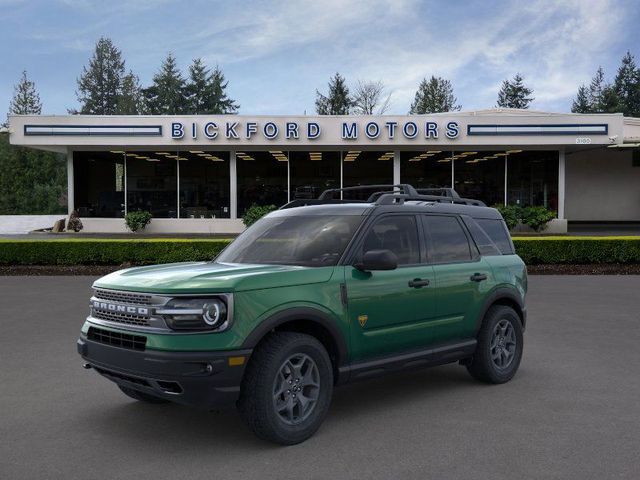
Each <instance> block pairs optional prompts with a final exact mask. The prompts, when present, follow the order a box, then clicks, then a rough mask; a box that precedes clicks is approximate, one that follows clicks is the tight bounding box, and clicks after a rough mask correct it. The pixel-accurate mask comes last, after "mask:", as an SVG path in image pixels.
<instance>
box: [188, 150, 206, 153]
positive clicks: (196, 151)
mask: <svg viewBox="0 0 640 480" xmlns="http://www.w3.org/2000/svg"><path fill="white" fill-rule="evenodd" d="M189 153H204V152H203V151H202V150H189Z"/></svg>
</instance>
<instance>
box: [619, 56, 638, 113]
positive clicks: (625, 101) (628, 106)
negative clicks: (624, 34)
mask: <svg viewBox="0 0 640 480" xmlns="http://www.w3.org/2000/svg"><path fill="white" fill-rule="evenodd" d="M613 88H614V90H615V92H616V96H617V98H618V100H619V103H620V106H621V110H622V112H623V113H624V114H625V115H627V116H630V117H637V116H640V69H638V67H637V66H636V62H635V59H634V58H633V55H631V52H627V54H626V55H625V56H624V57H623V58H622V63H621V64H620V67H619V68H618V74H617V75H616V78H615V80H614V81H613Z"/></svg>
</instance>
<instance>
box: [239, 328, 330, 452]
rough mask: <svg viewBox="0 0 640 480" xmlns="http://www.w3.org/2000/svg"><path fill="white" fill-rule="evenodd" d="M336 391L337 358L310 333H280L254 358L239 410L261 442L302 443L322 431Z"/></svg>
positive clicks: (261, 346)
mask: <svg viewBox="0 0 640 480" xmlns="http://www.w3.org/2000/svg"><path fill="white" fill-rule="evenodd" d="M332 393H333V369H332V365H331V360H330V359H329V355H328V354H327V351H326V350H325V348H324V347H323V346H322V344H321V343H320V342H319V341H318V340H316V339H315V338H314V337H312V336H310V335H305V334H302V333H294V332H276V333H273V334H271V335H270V336H269V337H268V338H267V339H266V340H265V341H264V342H263V343H261V344H260V345H259V346H258V347H257V348H256V351H255V352H254V353H253V355H252V356H251V362H250V363H249V365H248V366H247V371H246V372H245V376H244V379H243V382H242V388H241V394H240V400H239V402H238V406H239V409H240V412H241V414H242V416H243V417H244V419H245V421H246V422H247V424H248V425H249V427H250V428H251V429H252V430H253V432H254V433H255V434H256V435H257V436H258V437H260V438H262V439H264V440H268V441H270V442H274V443H279V444H281V445H293V444H296V443H300V442H302V441H304V440H306V439H307V438H309V437H310V436H311V435H313V434H314V433H315V432H316V430H318V428H319V427H320V424H321V423H322V421H323V420H324V417H325V416H326V414H327V411H328V410H329V404H330V403H331V395H332Z"/></svg>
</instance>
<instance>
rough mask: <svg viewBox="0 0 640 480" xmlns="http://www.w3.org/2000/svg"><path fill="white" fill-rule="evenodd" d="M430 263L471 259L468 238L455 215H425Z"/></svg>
mask: <svg viewBox="0 0 640 480" xmlns="http://www.w3.org/2000/svg"><path fill="white" fill-rule="evenodd" d="M424 218H425V228H426V230H427V235H428V236H429V252H430V257H429V260H430V261H431V262H432V263H455V262H468V261H470V260H471V259H472V257H471V248H470V246H469V240H468V239H467V235H466V234H465V233H464V230H463V228H462V225H460V222H459V221H458V219H457V218H456V217H445V216H438V215H425V217H424Z"/></svg>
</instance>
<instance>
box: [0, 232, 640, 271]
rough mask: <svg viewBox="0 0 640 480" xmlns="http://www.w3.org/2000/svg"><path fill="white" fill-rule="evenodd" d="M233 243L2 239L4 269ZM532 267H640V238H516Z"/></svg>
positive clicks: (141, 257)
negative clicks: (546, 265) (589, 264)
mask: <svg viewBox="0 0 640 480" xmlns="http://www.w3.org/2000/svg"><path fill="white" fill-rule="evenodd" d="M230 241H231V240H228V239H212V240H205V239H193V240H191V239H164V238H163V239H78V238H74V239H64V240H57V239H56V240H0V265H121V264H123V263H131V264H133V265H148V264H154V263H170V262H187V261H203V260H211V259H212V258H214V257H215V256H216V255H217V254H218V253H219V252H220V251H221V250H222V249H223V248H224V247H225V246H226V245H228V244H229V242H230ZM513 243H514V244H515V246H516V251H517V253H518V254H519V255H520V256H521V257H522V259H523V260H524V261H525V263H527V264H528V265H539V264H549V263H554V264H558V263H563V264H587V263H640V237H568V236H567V237H516V238H514V239H513Z"/></svg>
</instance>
